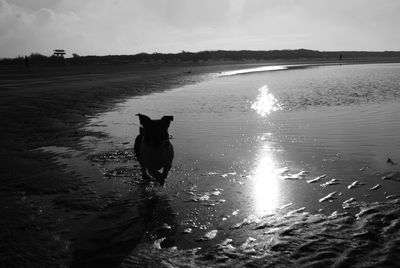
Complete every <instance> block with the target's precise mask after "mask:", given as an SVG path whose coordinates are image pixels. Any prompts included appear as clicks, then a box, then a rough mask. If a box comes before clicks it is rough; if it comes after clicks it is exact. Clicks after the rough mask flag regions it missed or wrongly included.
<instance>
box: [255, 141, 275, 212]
mask: <svg viewBox="0 0 400 268" xmlns="http://www.w3.org/2000/svg"><path fill="white" fill-rule="evenodd" d="M279 175H280V174H279V169H278V168H277V166H276V164H275V160H274V158H273V150H272V149H271V148H270V147H269V146H265V147H264V148H262V149H261V151H260V157H259V160H258V162H257V165H256V168H255V170H254V172H253V175H252V180H253V197H254V210H255V213H256V214H257V215H258V216H263V215H265V214H268V213H270V212H272V211H273V210H274V209H276V208H277V206H278V204H279V197H280V196H279V193H280V184H279V182H280V178H279Z"/></svg>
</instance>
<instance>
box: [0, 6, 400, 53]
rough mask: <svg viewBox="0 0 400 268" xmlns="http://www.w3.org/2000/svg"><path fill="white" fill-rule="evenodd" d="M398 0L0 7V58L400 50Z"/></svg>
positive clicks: (399, 9)
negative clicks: (60, 53) (54, 54)
mask: <svg viewBox="0 0 400 268" xmlns="http://www.w3.org/2000/svg"><path fill="white" fill-rule="evenodd" d="M399 14H400V1H399V0H85V1H82V0H0V58H5V57H15V56H18V55H29V54H31V53H41V54H43V55H51V54H52V52H53V50H54V49H65V50H66V52H67V56H70V55H71V54H72V53H76V54H78V55H122V54H137V53H141V52H147V53H153V52H160V53H169V52H172V53H176V52H181V51H183V50H185V51H193V52H196V51H202V50H218V49H224V50H242V49H248V50H272V49H299V48H306V49H315V50H321V51H338V50H364V51H385V50H397V51H399V50H400V35H399V34H398V28H399V26H400V15H399Z"/></svg>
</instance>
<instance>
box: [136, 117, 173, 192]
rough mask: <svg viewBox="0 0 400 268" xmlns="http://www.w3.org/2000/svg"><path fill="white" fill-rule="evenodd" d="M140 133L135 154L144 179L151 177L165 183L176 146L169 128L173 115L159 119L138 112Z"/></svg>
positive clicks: (162, 183)
mask: <svg viewBox="0 0 400 268" xmlns="http://www.w3.org/2000/svg"><path fill="white" fill-rule="evenodd" d="M137 116H139V121H140V125H141V127H140V133H139V135H138V136H137V137H136V139H135V147H134V150H135V154H136V157H137V159H138V161H139V163H140V167H141V171H142V177H143V179H149V178H150V177H152V178H154V179H156V180H157V181H158V182H159V183H160V184H161V185H164V182H165V179H166V178H167V176H168V172H169V170H170V169H171V166H172V160H173V158H174V148H173V146H172V144H171V142H170V136H169V133H168V128H169V126H170V123H171V121H173V119H174V117H173V116H163V117H162V118H161V119H159V120H152V119H150V117H148V116H146V115H143V114H137Z"/></svg>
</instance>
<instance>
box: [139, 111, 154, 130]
mask: <svg viewBox="0 0 400 268" xmlns="http://www.w3.org/2000/svg"><path fill="white" fill-rule="evenodd" d="M137 116H139V122H140V124H141V125H142V126H143V127H146V126H147V125H148V124H149V122H151V119H150V117H148V116H147V115H144V114H137Z"/></svg>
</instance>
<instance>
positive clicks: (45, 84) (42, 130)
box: [0, 61, 379, 267]
mask: <svg viewBox="0 0 400 268" xmlns="http://www.w3.org/2000/svg"><path fill="white" fill-rule="evenodd" d="M301 63H306V62H301ZM307 63H315V61H308V62H307ZM318 63H319V64H320V65H325V64H327V62H317V64H318ZM323 63H324V64H323ZM330 63H334V64H341V62H330ZM359 63H360V62H356V63H354V62H350V63H348V62H345V61H343V62H342V64H359ZM368 63H375V62H368ZM378 63H379V62H378ZM278 64H281V65H282V64H284V65H288V64H300V62H293V61H289V62H283V61H281V62H276V61H274V62H251V63H250V62H248V63H242V62H240V63H236V64H233V63H229V64H227V65H226V64H224V65H219V64H215V65H195V64H188V65H186V64H184V66H179V65H174V66H171V65H163V64H161V65H148V66H142V65H132V66H130V69H129V68H128V67H127V66H122V65H119V66H117V67H115V70H110V68H111V69H112V67H113V66H107V67H106V68H103V67H102V66H100V67H99V66H94V67H96V68H98V69H97V70H91V72H87V73H84V74H82V73H80V72H76V70H74V69H68V70H69V72H70V73H65V72H64V73H63V72H61V73H60V69H59V67H57V68H55V70H53V73H52V72H51V71H49V70H47V69H46V70H45V71H46V74H43V73H40V70H37V72H35V71H32V70H24V71H25V72H24V73H18V72H17V73H12V72H10V73H2V74H1V77H0V81H5V83H2V85H1V86H0V100H1V101H0V107H1V110H2V113H1V115H0V122H1V125H2V129H3V130H2V132H1V133H0V145H1V146H2V148H3V150H2V153H1V155H2V161H1V163H2V165H3V168H2V169H1V170H2V172H1V174H0V175H1V178H2V186H1V188H0V191H1V195H2V198H1V210H0V213H2V215H4V217H3V218H4V219H3V220H2V221H1V222H0V223H1V224H2V226H6V228H2V234H1V237H2V238H3V239H2V240H3V241H4V242H2V243H4V245H3V244H2V245H1V246H2V248H5V252H6V255H9V257H8V258H10V259H6V260H5V261H4V260H0V263H2V262H4V263H5V264H7V266H8V267H13V266H18V264H19V265H21V264H24V262H26V261H30V262H31V263H32V262H33V263H36V264H37V266H41V265H42V266H48V265H46V262H47V261H54V260H57V259H59V258H61V259H62V260H66V261H68V259H69V257H70V256H69V255H70V252H69V248H66V243H67V242H66V241H63V238H62V236H64V237H69V234H63V235H61V237H58V239H54V237H53V236H54V232H60V230H58V228H59V227H58V226H59V223H57V220H56V219H54V218H53V216H54V215H57V214H59V213H64V211H63V209H62V208H59V207H57V205H54V204H53V205H52V206H53V208H52V209H53V210H58V212H52V211H45V210H43V208H41V206H42V204H41V199H43V200H44V199H51V200H50V203H52V202H53V203H54V201H53V200H54V199H56V197H57V195H61V194H66V195H68V194H73V193H76V192H78V191H79V190H80V189H82V188H85V183H84V182H83V180H82V178H80V177H79V176H77V175H76V174H73V173H68V172H66V171H65V170H64V167H63V166H62V165H61V164H60V163H58V162H57V161H56V160H55V158H54V154H51V153H45V152H39V151H37V150H32V149H37V148H40V147H44V146H51V145H58V146H67V147H72V148H74V147H76V146H79V145H78V142H79V140H80V139H81V138H82V137H84V136H87V135H91V136H94V135H99V136H101V135H102V134H101V133H91V132H86V131H83V130H82V129H81V127H82V126H83V125H84V124H85V122H87V120H88V118H90V117H91V116H95V115H96V114H98V113H100V112H103V111H107V110H110V109H112V107H113V106H114V105H115V104H116V103H118V102H120V101H122V100H124V99H126V98H128V97H134V96H140V95H145V94H151V93H154V92H160V91H164V90H169V89H172V88H176V87H181V86H184V85H187V84H193V83H198V82H201V81H204V80H206V79H210V78H211V76H210V75H211V74H215V73H218V72H221V71H228V70H233V69H240V68H249V67H256V66H266V65H278ZM68 68H69V67H68ZM71 68H74V66H71ZM43 70H44V69H43ZM43 70H42V71H43ZM81 71H82V72H83V71H84V70H81ZM17 74H18V75H17ZM49 75H53V76H52V77H51V78H49V77H48V76H49ZM13 76H15V77H18V79H15V78H14V79H11V78H13ZM78 193H79V192H78ZM65 213H71V212H70V211H69V212H65ZM61 241H63V242H61ZM9 243H14V244H16V245H15V247H16V248H18V249H20V248H21V245H24V246H23V247H22V248H24V247H26V248H25V253H24V254H26V256H19V257H17V256H15V255H14V256H13V254H21V252H20V251H17V252H8V251H7V248H6V246H7V244H9ZM67 244H68V243H67ZM30 248H34V250H30ZM61 248H66V250H65V251H63V250H61ZM51 249H53V250H51ZM8 250H10V249H8ZM49 251H51V253H49ZM49 254H50V255H51V258H50V260H43V258H45V256H47V257H48V255H49ZM60 254H61V256H60ZM18 258H21V259H18ZM16 260H17V261H16ZM18 261H20V263H18ZM41 262H43V263H41ZM50 265H51V263H50Z"/></svg>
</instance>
